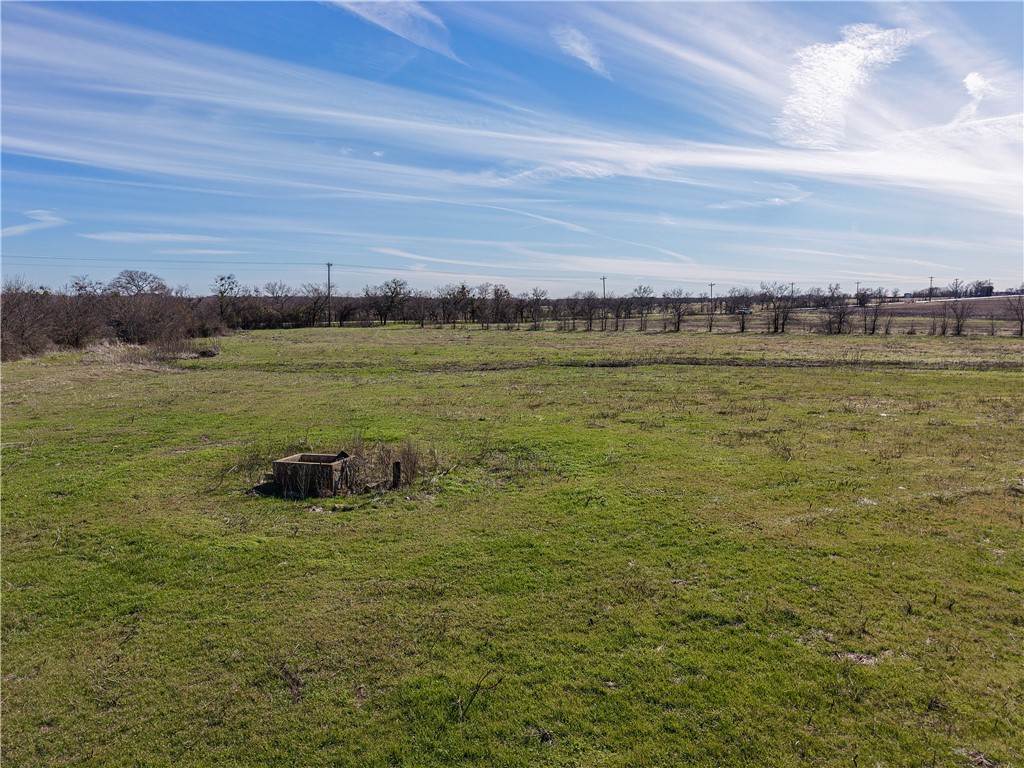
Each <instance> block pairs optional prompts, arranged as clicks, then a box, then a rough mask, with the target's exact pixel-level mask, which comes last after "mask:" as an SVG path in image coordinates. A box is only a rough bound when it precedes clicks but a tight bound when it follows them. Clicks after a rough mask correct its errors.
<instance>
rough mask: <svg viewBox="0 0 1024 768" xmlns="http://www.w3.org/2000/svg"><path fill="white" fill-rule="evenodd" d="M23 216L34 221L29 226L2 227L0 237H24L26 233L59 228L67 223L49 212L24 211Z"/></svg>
mask: <svg viewBox="0 0 1024 768" xmlns="http://www.w3.org/2000/svg"><path fill="white" fill-rule="evenodd" d="M25 216H26V218H29V219H34V221H32V222H31V223H29V224H15V225H13V226H10V227H4V228H3V229H0V235H2V236H3V237H13V236H15V235H24V234H26V233H28V232H35V231H37V230H40V229H50V227H59V226H61V225H63V224H67V223H68V222H67V220H65V219H62V218H61V217H60V216H57V215H55V214H54V213H52V212H51V211H25Z"/></svg>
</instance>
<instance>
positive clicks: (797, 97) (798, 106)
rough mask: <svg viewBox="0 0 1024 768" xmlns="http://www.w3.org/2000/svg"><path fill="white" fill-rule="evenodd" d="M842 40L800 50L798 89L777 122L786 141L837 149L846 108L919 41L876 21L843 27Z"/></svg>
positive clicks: (793, 73)
mask: <svg viewBox="0 0 1024 768" xmlns="http://www.w3.org/2000/svg"><path fill="white" fill-rule="evenodd" d="M842 36H843V39H842V41H841V42H838V43H818V44H815V45H811V46H807V47H805V48H802V49H801V50H799V51H797V53H796V64H794V65H793V67H792V68H791V69H790V81H791V82H792V85H793V91H792V93H791V95H790V96H789V98H788V99H787V100H786V104H785V106H784V107H783V110H782V115H781V117H779V119H778V121H777V123H776V126H777V130H778V136H779V139H780V141H782V143H784V144H787V145H789V146H794V147H804V148H809V149H831V148H834V147H835V146H836V145H837V143H838V142H840V141H841V140H842V139H843V136H844V128H845V118H846V110H847V107H848V105H849V104H850V102H851V101H852V100H853V99H854V97H855V96H856V95H857V92H858V90H859V89H860V88H861V87H862V86H864V85H866V84H867V83H868V81H869V80H870V78H871V74H872V73H873V72H875V71H876V70H878V69H881V68H882V67H885V66H887V65H889V64H892V63H893V62H895V61H897V60H898V59H899V58H900V57H901V56H902V55H903V52H904V51H905V50H906V48H907V46H909V45H910V44H911V43H912V42H913V36H912V35H910V34H909V33H908V32H907V31H906V30H905V29H899V28H897V29H881V28H880V27H878V26H876V25H874V24H851V25H849V26H846V27H843V29H842Z"/></svg>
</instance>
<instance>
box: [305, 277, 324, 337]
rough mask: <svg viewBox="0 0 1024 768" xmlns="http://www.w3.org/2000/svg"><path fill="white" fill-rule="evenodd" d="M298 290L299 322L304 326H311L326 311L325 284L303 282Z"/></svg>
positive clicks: (317, 321)
mask: <svg viewBox="0 0 1024 768" xmlns="http://www.w3.org/2000/svg"><path fill="white" fill-rule="evenodd" d="M300 290H301V293H302V311H301V313H300V322H301V323H302V325H304V326H307V327H313V326H315V325H316V324H317V323H319V322H320V319H321V318H322V317H324V316H325V314H326V312H327V284H326V283H322V284H321V283H303V284H302V288H301V289H300Z"/></svg>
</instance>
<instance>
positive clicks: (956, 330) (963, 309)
mask: <svg viewBox="0 0 1024 768" xmlns="http://www.w3.org/2000/svg"><path fill="white" fill-rule="evenodd" d="M977 306H978V305H977V304H975V303H974V302H973V301H960V300H959V299H957V300H956V301H954V302H952V304H951V305H950V308H949V312H950V314H951V315H952V316H953V335H954V336H962V335H963V333H964V326H965V325H966V324H967V321H968V320H970V319H971V317H972V316H973V315H974V310H975V309H976V308H977Z"/></svg>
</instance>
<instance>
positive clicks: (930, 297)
mask: <svg viewBox="0 0 1024 768" xmlns="http://www.w3.org/2000/svg"><path fill="white" fill-rule="evenodd" d="M934 279H935V278H934V277H929V278H928V301H931V300H932V281H933V280H934Z"/></svg>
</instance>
